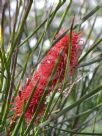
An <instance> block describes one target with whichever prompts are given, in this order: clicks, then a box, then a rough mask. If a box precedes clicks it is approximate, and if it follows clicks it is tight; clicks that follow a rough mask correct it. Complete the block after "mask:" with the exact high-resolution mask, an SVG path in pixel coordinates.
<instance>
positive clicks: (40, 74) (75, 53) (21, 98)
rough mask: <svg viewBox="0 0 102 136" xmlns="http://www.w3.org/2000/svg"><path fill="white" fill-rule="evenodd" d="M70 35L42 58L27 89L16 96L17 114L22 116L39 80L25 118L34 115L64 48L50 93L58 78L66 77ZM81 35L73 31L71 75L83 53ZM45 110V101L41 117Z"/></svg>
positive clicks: (27, 118)
mask: <svg viewBox="0 0 102 136" xmlns="http://www.w3.org/2000/svg"><path fill="white" fill-rule="evenodd" d="M69 37H70V36H69V35H65V36H64V37H63V38H62V39H61V40H60V41H59V42H58V43H57V44H56V45H55V46H54V47H52V48H51V49H50V51H49V52H48V53H47V55H46V56H45V57H44V59H43V60H42V62H41V64H40V66H39V68H38V69H37V70H36V72H35V74H34V76H33V78H32V79H31V80H30V81H29V83H28V84H27V86H26V87H25V89H24V90H23V91H22V92H21V93H20V95H18V96H17V97H16V100H15V104H14V105H15V112H16V115H17V116H20V115H21V113H22V110H23V104H24V102H25V101H26V102H27V101H28V99H29V97H30V95H31V93H32V91H33V89H34V86H35V85H36V82H37V80H39V79H40V80H39V84H38V87H37V89H36V92H35V94H34V96H33V98H32V100H31V103H30V105H29V108H28V110H27V112H26V114H25V119H26V121H27V122H29V121H30V120H31V118H32V116H33V115H34V113H35V111H36V108H37V105H38V103H39V101H40V98H41V96H42V94H43V92H44V89H45V87H46V85H47V81H48V80H49V78H50V76H51V73H52V71H53V69H54V67H55V64H56V61H57V59H58V57H59V55H60V52H61V51H62V50H63V55H62V56H61V61H60V63H59V65H58V68H57V72H56V74H55V77H54V80H53V84H52V87H51V88H50V90H49V92H48V94H49V93H50V92H51V91H53V89H54V86H55V84H56V82H57V80H58V79H59V78H60V80H61V81H62V80H63V78H64V72H65V68H66V61H67V52H68V43H69ZM79 41H80V35H79V34H75V32H72V50H71V60H70V76H72V75H73V73H74V71H75V69H76V67H77V65H78V58H79V56H80V54H81V51H82V47H81V46H80V45H79ZM44 110H45V103H43V104H42V107H41V110H40V111H39V117H40V116H42V115H43V113H44Z"/></svg>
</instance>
